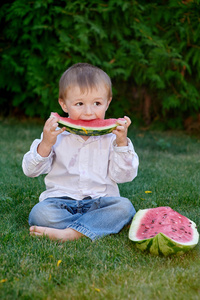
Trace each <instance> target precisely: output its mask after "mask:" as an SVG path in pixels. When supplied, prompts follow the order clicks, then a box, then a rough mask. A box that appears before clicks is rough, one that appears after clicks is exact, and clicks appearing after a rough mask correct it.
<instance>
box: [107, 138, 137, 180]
mask: <svg viewBox="0 0 200 300" xmlns="http://www.w3.org/2000/svg"><path fill="white" fill-rule="evenodd" d="M127 142H128V145H127V146H124V147H118V146H117V145H116V142H114V143H113V150H112V152H111V154H110V163H109V176H110V178H111V179H112V180H114V181H115V182H116V183H124V182H129V181H132V180H133V179H134V178H135V177H136V176H137V172H138V166H139V159H138V155H137V153H136V152H135V150H134V147H133V144H132V142H131V140H130V139H128V138H127Z"/></svg>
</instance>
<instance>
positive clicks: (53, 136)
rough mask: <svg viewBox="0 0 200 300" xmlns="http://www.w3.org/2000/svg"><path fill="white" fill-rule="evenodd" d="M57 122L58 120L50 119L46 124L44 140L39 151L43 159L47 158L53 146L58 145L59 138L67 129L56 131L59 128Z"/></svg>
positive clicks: (39, 146)
mask: <svg viewBox="0 0 200 300" xmlns="http://www.w3.org/2000/svg"><path fill="white" fill-rule="evenodd" d="M57 121H58V120H57V118H55V117H50V118H49V119H47V121H46V123H45V124H44V128H43V139H42V141H41V143H40V144H39V145H38V149H37V152H38V153H39V154H40V155H41V156H43V157H47V156H48V155H49V154H50V152H51V148H52V146H53V145H54V144H55V143H56V140H57V136H58V135H59V134H61V133H62V132H63V131H64V130H65V127H63V128H61V129H59V130H56V128H57V127H58V123H57Z"/></svg>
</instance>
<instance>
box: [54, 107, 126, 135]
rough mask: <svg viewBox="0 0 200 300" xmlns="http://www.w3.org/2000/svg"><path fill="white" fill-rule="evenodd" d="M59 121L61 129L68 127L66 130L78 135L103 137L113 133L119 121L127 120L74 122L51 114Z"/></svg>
mask: <svg viewBox="0 0 200 300" xmlns="http://www.w3.org/2000/svg"><path fill="white" fill-rule="evenodd" d="M51 116H54V117H56V118H57V119H58V124H59V126H60V127H66V130H67V131H69V132H71V133H74V134H78V135H85V136H90V135H103V134H107V133H110V132H112V131H113V130H114V129H115V128H116V127H117V126H118V125H119V124H118V123H117V122H118V120H122V121H126V120H125V119H123V118H121V119H95V120H89V121H85V120H72V119H70V118H63V117H61V116H59V114H57V113H54V112H53V113H51Z"/></svg>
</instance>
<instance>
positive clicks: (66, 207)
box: [29, 197, 135, 240]
mask: <svg viewBox="0 0 200 300" xmlns="http://www.w3.org/2000/svg"><path fill="white" fill-rule="evenodd" d="M134 214H135V209H134V207H133V205H132V204H131V202H130V201H129V200H128V199H127V198H122V197H101V198H98V199H91V198H90V199H83V200H74V199H71V198H67V197H61V198H47V199H45V200H43V201H41V202H39V203H37V204H36V205H35V206H34V207H33V208H32V210H31V212H30V215H29V224H30V225H31V226H32V225H36V226H43V227H51V228H57V229H65V228H72V229H74V230H76V231H78V232H81V233H82V234H83V235H85V236H87V237H89V238H90V239H91V240H96V239H98V238H100V237H102V236H105V235H108V234H112V233H118V232H119V231H120V230H121V229H122V228H123V227H124V225H126V224H128V223H129V222H130V221H131V220H132V218H133V216H134Z"/></svg>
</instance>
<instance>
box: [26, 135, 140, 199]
mask: <svg viewBox="0 0 200 300" xmlns="http://www.w3.org/2000/svg"><path fill="white" fill-rule="evenodd" d="M115 138H116V136H115V135H114V134H112V133H110V134H106V135H103V136H91V137H89V138H88V140H86V141H85V140H84V139H83V138H82V137H81V136H79V135H75V134H71V133H69V132H66V131H65V132H63V133H61V134H60V135H58V137H57V142H56V144H55V145H54V146H53V147H52V150H51V153H50V154H49V156H48V157H42V156H40V155H39V154H38V153H37V147H38V145H39V143H40V142H41V139H36V140H35V141H34V142H33V143H32V145H31V148H30V151H29V152H27V153H26V154H25V155H24V158H23V162H22V168H23V171H24V174H25V175H27V176H29V177H37V176H39V175H41V174H47V175H46V177H45V184H46V191H44V192H43V193H42V194H41V195H40V198H39V200H40V201H42V200H44V199H46V198H49V197H65V196H68V197H70V198H73V199H77V200H81V199H83V198H85V197H87V196H90V197H92V198H98V197H114V196H119V189H118V186H117V183H123V182H128V181H132V180H133V179H134V178H135V177H136V176H137V170H138V165H139V160H138V156H137V154H136V153H135V151H134V148H133V145H132V143H131V141H130V140H129V139H128V146H126V147H117V146H116V145H115Z"/></svg>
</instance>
